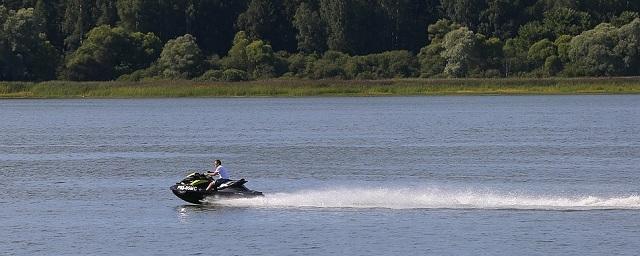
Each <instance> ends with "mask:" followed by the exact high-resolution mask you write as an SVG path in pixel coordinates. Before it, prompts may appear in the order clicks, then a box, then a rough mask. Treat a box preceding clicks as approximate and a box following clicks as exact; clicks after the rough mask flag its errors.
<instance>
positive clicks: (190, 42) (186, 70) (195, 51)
mask: <svg viewBox="0 0 640 256" xmlns="http://www.w3.org/2000/svg"><path fill="white" fill-rule="evenodd" d="M202 62H203V56H202V52H201V50H200V48H199V47H198V44H197V43H196V39H195V37H193V36H192V35H190V34H186V35H184V36H179V37H177V38H176V39H171V40H169V41H168V42H167V43H166V44H165V45H164V47H163V48H162V53H160V58H159V59H158V66H159V67H160V76H161V77H164V78H170V79H190V78H193V77H196V76H198V75H200V73H201V70H200V69H201V65H202Z"/></svg>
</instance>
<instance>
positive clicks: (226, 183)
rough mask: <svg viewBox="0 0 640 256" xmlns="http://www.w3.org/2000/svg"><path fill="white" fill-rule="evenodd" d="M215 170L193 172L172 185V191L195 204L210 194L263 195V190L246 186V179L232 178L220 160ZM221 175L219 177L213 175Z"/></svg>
mask: <svg viewBox="0 0 640 256" xmlns="http://www.w3.org/2000/svg"><path fill="white" fill-rule="evenodd" d="M215 167H216V169H215V171H213V172H208V173H202V174H201V173H197V172H194V173H191V174H189V175H187V177H185V178H184V179H183V180H182V181H180V182H178V183H176V184H175V185H173V186H171V191H172V192H173V194H175V195H176V196H177V197H179V198H180V199H182V200H184V201H187V202H189V203H193V204H201V203H202V199H204V198H205V197H208V196H213V197H218V198H248V197H256V196H262V192H258V191H254V190H250V189H248V188H247V187H245V186H244V184H245V183H246V182H247V181H246V180H244V179H240V180H231V179H229V176H228V172H227V171H226V170H225V169H224V167H222V162H221V161H220V160H216V161H215ZM215 175H220V176H221V177H220V178H219V179H217V180H216V179H213V176H215Z"/></svg>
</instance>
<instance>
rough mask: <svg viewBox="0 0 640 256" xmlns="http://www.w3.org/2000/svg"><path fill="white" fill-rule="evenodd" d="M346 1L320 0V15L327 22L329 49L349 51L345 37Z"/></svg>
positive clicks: (346, 20)
mask: <svg viewBox="0 0 640 256" xmlns="http://www.w3.org/2000/svg"><path fill="white" fill-rule="evenodd" d="M348 8H349V6H348V5H347V1H344V0H320V16H321V17H322V20H323V21H324V23H325V24H327V33H328V34H327V47H328V48H329V50H334V51H340V52H349V51H350V50H351V47H350V42H349V41H348V38H347V31H348V30H347V23H348V18H349V16H348V14H347V9H348Z"/></svg>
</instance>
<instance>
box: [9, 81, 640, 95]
mask: <svg viewBox="0 0 640 256" xmlns="http://www.w3.org/2000/svg"><path fill="white" fill-rule="evenodd" d="M638 93H640V77H616V78H544V79H529V78H527V79H523V78H506V79H390V80H300V79H275V80H261V81H249V82H235V83H231V82H194V81H186V80H179V81H148V82H116V81H110V82H70V81H48V82H40V83H30V82H0V97H2V98H79V97H89V98H153V97H304V96H401V95H494V94H495V95H517V94H638Z"/></svg>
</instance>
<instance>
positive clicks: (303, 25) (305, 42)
mask: <svg viewBox="0 0 640 256" xmlns="http://www.w3.org/2000/svg"><path fill="white" fill-rule="evenodd" d="M293 25H294V27H295V28H296V29H297V30H298V34H297V35H296V39H297V40H298V50H299V51H301V52H304V53H312V52H324V51H325V50H326V49H327V43H326V40H327V39H326V38H327V30H326V28H325V24H324V22H323V21H322V19H321V18H320V14H319V13H318V12H317V11H315V10H311V8H310V7H309V5H308V4H306V3H302V4H300V6H299V7H298V10H297V11H296V14H295V16H294V17H293Z"/></svg>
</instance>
